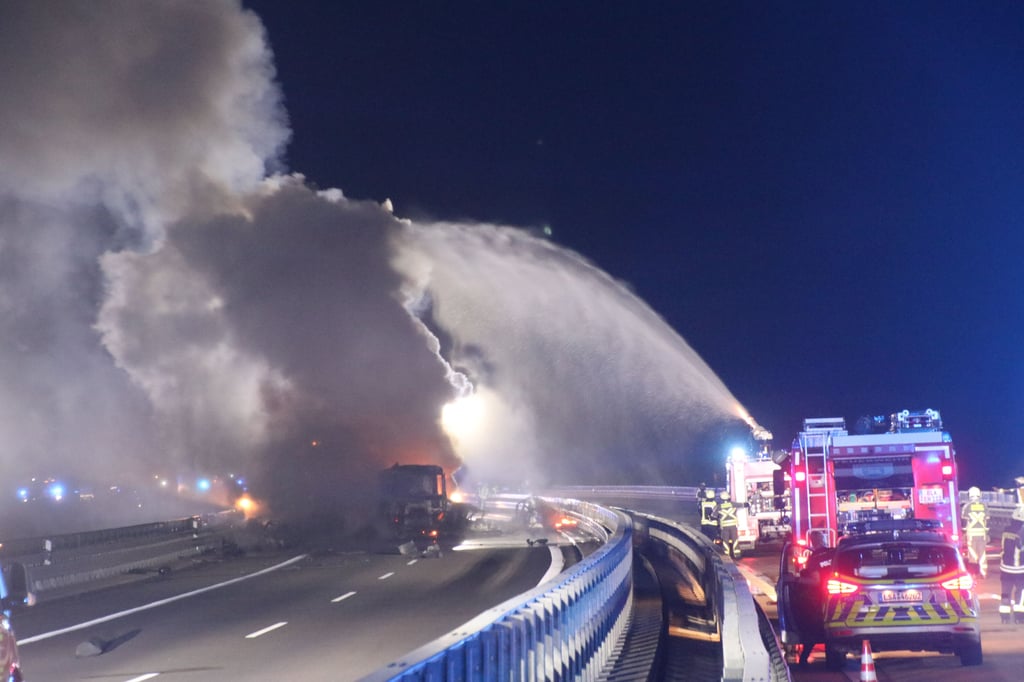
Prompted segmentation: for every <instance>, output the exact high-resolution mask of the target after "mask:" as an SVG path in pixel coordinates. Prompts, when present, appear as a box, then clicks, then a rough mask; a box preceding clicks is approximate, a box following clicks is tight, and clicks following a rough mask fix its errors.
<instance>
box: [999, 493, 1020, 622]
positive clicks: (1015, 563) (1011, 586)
mask: <svg viewBox="0 0 1024 682" xmlns="http://www.w3.org/2000/svg"><path fill="white" fill-rule="evenodd" d="M1022 536H1024V504H1021V503H1019V502H1018V503H1017V507H1016V509H1014V510H1013V517H1012V518H1011V520H1010V525H1009V526H1008V527H1007V528H1006V530H1005V531H1004V532H1003V541H1002V550H1003V552H1002V555H1001V556H1000V559H999V585H1000V588H1001V592H1002V599H1001V601H1000V602H999V619H1000V620H1001V621H1002V622H1003V623H1004V624H1005V623H1009V622H1010V614H1011V613H1012V614H1013V622H1014V623H1015V624H1020V623H1024V542H1022Z"/></svg>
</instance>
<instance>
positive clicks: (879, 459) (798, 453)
mask: <svg viewBox="0 0 1024 682" xmlns="http://www.w3.org/2000/svg"><path fill="white" fill-rule="evenodd" d="M858 426H859V427H860V428H859V429H858V430H859V431H868V432H867V433H856V434H850V433H849V432H848V431H847V429H846V422H845V420H844V419H843V418H841V417H837V418H831V417H830V418H814V419H806V420H804V426H803V431H801V432H800V434H799V435H798V436H797V437H796V439H795V440H794V441H793V445H792V448H791V450H790V453H789V456H788V458H787V459H786V461H785V462H784V463H783V464H784V466H785V467H786V468H787V470H788V472H789V478H790V481H791V485H790V490H791V492H790V496H791V505H792V526H793V537H794V540H795V541H796V542H798V543H800V544H807V543H809V542H810V539H811V537H810V536H812V535H814V534H821V535H823V536H825V537H824V540H825V542H826V544H828V545H829V546H835V544H836V540H837V538H838V536H839V535H841V534H844V533H845V530H846V527H847V525H848V524H852V523H856V522H862V521H869V520H874V519H883V518H888V519H904V518H916V519H932V520H935V521H937V522H938V523H939V524H940V532H941V533H942V534H943V535H944V536H945V537H946V539H948V540H949V541H950V542H953V543H958V542H959V537H960V527H959V522H960V519H959V516H960V514H959V509H958V493H957V483H956V481H957V470H956V452H955V450H954V447H953V442H952V439H951V438H950V436H949V434H948V433H947V432H945V431H943V429H942V418H941V417H940V415H939V412H938V411H937V410H930V409H929V410H924V411H921V412H911V411H909V410H903V411H902V412H897V413H895V414H893V415H891V416H890V418H889V420H888V424H886V420H885V419H884V418H880V417H875V418H873V420H871V423H870V424H865V423H863V422H859V423H858ZM885 427H888V430H886V431H884V432H882V431H881V429H883V428H885Z"/></svg>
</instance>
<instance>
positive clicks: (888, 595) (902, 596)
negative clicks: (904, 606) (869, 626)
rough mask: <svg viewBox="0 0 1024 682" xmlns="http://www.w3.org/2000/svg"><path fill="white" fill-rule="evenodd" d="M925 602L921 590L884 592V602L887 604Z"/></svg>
mask: <svg viewBox="0 0 1024 682" xmlns="http://www.w3.org/2000/svg"><path fill="white" fill-rule="evenodd" d="M923 600H924V596H923V595H922V594H921V590H882V601H883V602H885V603H890V602H915V601H917V602H919V601H923Z"/></svg>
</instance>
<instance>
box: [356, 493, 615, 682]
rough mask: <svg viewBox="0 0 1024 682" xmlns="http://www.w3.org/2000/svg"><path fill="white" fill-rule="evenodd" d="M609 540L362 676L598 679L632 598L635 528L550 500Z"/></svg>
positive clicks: (597, 510)
mask: <svg viewBox="0 0 1024 682" xmlns="http://www.w3.org/2000/svg"><path fill="white" fill-rule="evenodd" d="M544 502H545V503H547V504H551V505H554V506H556V507H558V508H560V509H561V510H562V511H563V512H565V513H567V514H569V515H572V516H573V517H574V518H576V519H578V520H579V522H580V523H581V524H586V525H588V526H591V527H592V528H593V529H595V530H597V529H603V530H602V532H603V533H605V534H606V535H607V541H606V542H605V544H604V545H602V546H601V547H600V548H599V549H597V550H596V551H595V552H594V553H593V554H590V555H589V556H587V557H586V558H584V559H583V560H582V561H580V562H579V563H578V564H576V565H574V566H572V567H571V568H570V569H568V570H566V571H565V572H563V573H561V574H559V575H558V576H556V577H555V578H553V579H552V580H550V581H548V582H546V583H545V584H543V585H540V586H538V587H537V588H536V589H534V590H532V591H530V592H527V593H525V594H522V595H519V596H518V597H514V598H512V599H510V600H508V601H506V602H504V603H503V604H499V605H498V606H495V607H494V608H492V609H489V610H488V611H485V612H484V613H482V614H480V615H479V616H477V617H476V618H474V619H473V620H471V621H469V622H468V623H466V624H464V625H463V626H461V627H459V628H457V629H456V630H454V631H453V632H451V633H449V634H447V635H444V636H443V637H440V638H439V639H436V640H434V641H433V642H431V643H430V644H427V645H426V646H423V647H421V648H419V649H416V650H415V651H413V652H411V653H409V654H408V655H407V656H405V657H403V658H402V659H401V660H398V661H394V662H393V663H391V664H389V665H388V666H386V667H385V668H382V669H380V670H378V671H376V672H374V673H372V674H370V675H368V676H367V677H365V678H363V680H364V682H367V681H380V680H437V681H442V680H450V681H456V680H513V681H519V680H523V681H529V680H566V679H581V680H596V679H597V676H598V675H599V673H600V672H601V670H602V669H603V668H604V667H605V666H606V665H607V664H608V662H609V661H610V658H611V656H612V652H613V650H614V647H615V645H616V643H617V642H618V641H619V640H620V638H621V637H623V636H624V634H625V628H626V625H627V623H628V619H629V614H630V612H631V610H632V603H633V573H632V568H633V544H632V527H631V525H630V522H629V519H628V517H626V516H625V515H624V514H622V513H620V512H616V511H612V510H610V509H605V508H603V507H599V506H597V505H594V504H591V503H588V502H580V501H578V500H565V499H550V498H545V499H544Z"/></svg>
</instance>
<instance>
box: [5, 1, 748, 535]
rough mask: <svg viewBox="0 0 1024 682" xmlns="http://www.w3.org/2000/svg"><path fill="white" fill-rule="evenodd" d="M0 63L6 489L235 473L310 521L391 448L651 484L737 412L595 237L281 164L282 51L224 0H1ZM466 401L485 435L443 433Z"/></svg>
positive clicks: (671, 472)
mask: <svg viewBox="0 0 1024 682" xmlns="http://www.w3.org/2000/svg"><path fill="white" fill-rule="evenodd" d="M0 83H2V84H3V85H4V97H3V98H0V129H2V130H4V134H3V135H2V136H0V329H2V332H3V338H4V340H5V344H4V346H3V348H2V350H0V353H3V355H4V357H3V367H4V374H3V383H2V385H0V443H2V450H0V453H2V454H0V457H2V458H3V459H2V466H3V467H4V471H5V477H7V478H9V479H10V480H18V479H21V478H27V477H29V476H51V475H60V476H65V475H76V476H79V477H82V478H83V479H89V480H91V481H93V482H95V483H97V484H104V483H107V482H110V481H113V480H114V479H117V480H122V479H124V478H126V477H128V478H134V479H137V480H145V479H151V478H152V476H153V474H154V473H156V472H160V473H164V474H171V475H174V474H190V475H191V474H197V473H204V474H209V475H222V476H223V475H225V474H227V473H229V472H238V473H240V474H245V475H247V476H249V478H250V479H251V480H252V481H253V488H254V492H255V493H256V494H257V495H258V496H262V497H263V498H264V499H265V500H266V501H268V502H269V504H270V508H271V509H272V510H273V512H274V513H276V514H282V515H308V514H316V513H321V512H325V511H328V512H333V511H337V510H344V509H345V508H346V507H352V506H360V505H362V504H364V503H365V493H366V491H367V490H369V489H370V488H371V487H370V486H369V481H370V480H371V479H372V476H373V473H374V472H375V471H377V470H378V469H380V468H382V467H384V466H386V465H389V464H391V463H392V462H395V461H402V462H427V461H432V462H438V463H441V464H443V465H445V466H446V467H448V468H449V469H454V468H456V467H457V466H459V464H460V463H461V462H462V460H465V462H466V463H467V465H468V467H467V468H468V469H469V470H470V471H472V472H473V473H475V474H476V475H477V476H478V477H481V478H487V477H492V478H497V477H499V476H500V477H504V478H506V479H509V480H516V481H522V480H526V479H530V480H531V481H543V480H545V479H548V480H554V481H559V482H575V481H579V482H616V481H623V482H624V481H627V480H632V481H634V482H648V483H660V482H663V479H665V478H667V477H673V476H676V475H679V473H680V471H681V470H682V468H683V467H684V466H685V463H684V462H683V461H682V460H681V459H680V458H681V457H682V456H683V455H684V454H685V452H686V451H687V448H688V447H690V446H691V445H692V444H693V442H695V439H697V438H699V436H700V434H701V433H702V431H703V430H704V429H705V428H706V427H707V426H708V425H709V424H713V423H716V422H721V421H722V420H734V419H736V418H737V417H738V416H739V415H740V414H741V411H742V408H740V407H739V406H738V404H737V403H736V401H735V399H733V398H732V396H731V395H730V394H729V392H728V390H727V389H726V388H725V387H724V386H723V385H722V384H721V382H720V381H719V380H718V379H717V378H716V377H715V376H714V374H713V372H711V371H710V369H708V368H707V367H706V366H705V365H704V363H703V362H702V361H701V360H700V358H699V357H697V355H696V354H695V353H694V352H693V351H692V350H691V349H690V348H689V347H688V346H687V345H686V343H685V342H684V341H683V340H682V339H681V338H679V337H678V335H676V334H675V333H674V332H673V331H672V330H671V329H670V328H668V326H667V325H665V323H664V322H663V321H662V320H661V319H660V318H658V317H657V315H655V314H654V313H653V312H652V311H650V310H649V309H648V308H647V307H646V306H645V305H644V304H643V303H642V302H640V301H639V300H637V299H636V298H635V297H634V296H633V295H632V294H630V293H629V292H628V291H627V290H626V289H625V288H623V287H622V286H620V285H619V284H617V283H616V282H614V281H612V280H611V279H610V278H609V277H608V276H607V275H605V274H604V273H602V272H601V271H600V270H598V269H597V268H595V267H594V266H592V265H590V264H589V263H587V262H585V261H584V260H583V259H581V258H580V257H579V256H577V255H575V254H573V253H570V252H567V251H565V250H563V249H560V248H558V247H557V246H555V245H554V244H552V243H550V242H548V241H546V240H544V239H541V238H538V237H535V236H533V235H531V234H530V233H528V232H525V231H521V230H517V229H514V228H510V227H500V226H492V225H469V224H447V223H419V224H417V223H412V222H410V221H406V220H402V219H400V218H396V217H395V216H394V215H392V213H391V211H390V210H389V209H390V206H385V207H382V206H379V205H377V204H375V203H372V202H365V201H355V200H350V199H347V198H346V197H344V196H343V194H342V193H341V191H339V190H330V191H326V192H317V191H314V190H313V189H311V188H310V187H308V186H307V185H306V183H305V182H304V179H303V178H302V176H300V175H283V174H280V173H281V172H282V171H283V170H284V169H282V168H281V167H280V163H279V160H278V159H279V155H280V153H281V151H282V149H283V147H284V145H285V144H286V142H287V139H288V129H287V123H286V115H285V113H284V109H283V106H282V102H281V95H280V91H279V89H278V87H277V86H276V84H275V82H274V69H273V63H272V57H271V55H270V53H269V50H268V47H267V43H266V39H265V36H264V33H263V28H262V26H261V24H260V22H259V19H258V18H257V17H256V16H255V15H254V14H252V13H251V12H248V11H245V10H243V9H242V8H241V6H240V4H239V3H238V2H237V1H235V0H222V1H219V2H212V1H211V2H202V3H198V2H171V1H151V2H145V3H143V2H133V1H131V0H124V1H122V2H118V1H115V0H106V1H104V2H86V1H82V2H62V3H59V6H58V7H55V6H54V5H53V3H36V2H29V1H27V0H26V1H22V2H19V1H13V2H5V3H4V4H3V5H2V6H0ZM386 189H387V188H382V191H386ZM471 392H472V393H474V396H475V398H476V399H478V400H480V401H481V404H482V407H481V408H480V413H479V415H478V417H479V423H478V424H477V425H476V429H475V430H473V429H469V428H468V427H466V426H465V425H463V427H462V428H460V429H459V430H458V431H456V430H455V429H454V428H451V427H450V428H449V431H448V432H447V433H446V432H445V430H444V429H443V428H442V424H441V413H442V407H443V406H444V405H445V404H446V403H449V402H450V401H452V400H454V399H455V398H457V397H459V396H466V395H467V394H469V393H471ZM457 455H458V456H457ZM460 457H461V459H460ZM510 463H514V464H510ZM584 472H585V473H584ZM583 478H587V479H589V480H586V481H584V480H582V479H583Z"/></svg>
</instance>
